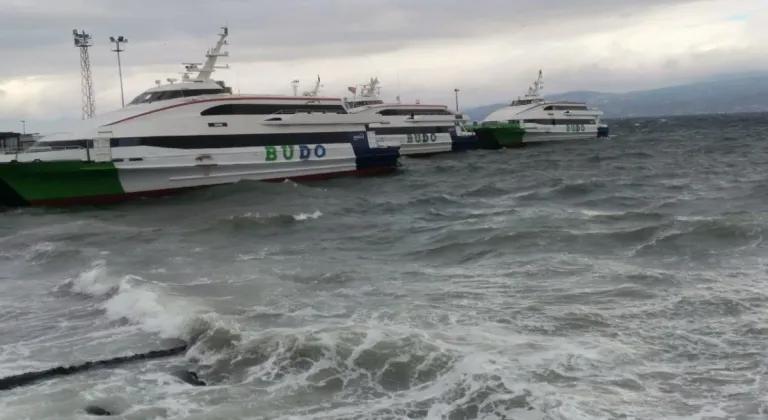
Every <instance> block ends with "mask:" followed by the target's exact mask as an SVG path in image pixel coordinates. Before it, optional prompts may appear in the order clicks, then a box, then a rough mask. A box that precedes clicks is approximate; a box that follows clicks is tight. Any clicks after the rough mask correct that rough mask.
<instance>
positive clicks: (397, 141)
mask: <svg viewBox="0 0 768 420" xmlns="http://www.w3.org/2000/svg"><path fill="white" fill-rule="evenodd" d="M348 89H349V91H350V92H352V94H353V95H354V96H353V97H352V99H349V98H344V103H345V106H346V107H347V109H348V110H349V112H350V113H352V114H356V115H361V116H362V115H368V116H371V117H378V116H381V117H383V119H384V121H383V122H380V123H371V124H369V127H370V130H372V131H374V132H375V136H376V139H377V141H378V142H380V143H381V144H390V145H399V146H400V154H401V155H403V156H408V155H411V156H414V155H429V154H434V153H443V152H450V151H452V150H453V149H454V145H453V143H454V137H455V136H456V128H457V123H458V122H461V121H464V119H465V116H463V115H460V114H459V115H457V114H455V113H454V112H451V111H450V110H449V109H448V107H447V106H445V105H423V104H420V103H419V101H416V102H415V103H413V104H403V103H401V102H400V97H399V96H398V97H397V102H396V103H385V102H384V101H383V100H381V99H380V98H379V94H380V91H381V87H380V86H379V79H378V78H377V77H372V78H371V79H370V81H369V82H368V83H366V84H363V85H359V86H352V87H349V88H348Z"/></svg>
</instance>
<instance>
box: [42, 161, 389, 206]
mask: <svg viewBox="0 0 768 420" xmlns="http://www.w3.org/2000/svg"><path fill="white" fill-rule="evenodd" d="M396 170H397V168H396V167H376V168H365V169H353V170H351V171H342V172H329V173H323V174H313V175H303V176H297V177H289V178H274V179H263V180H261V181H262V182H283V181H285V180H286V179H291V180H293V181H299V182H300V181H320V180H327V179H332V178H338V177H341V176H348V175H356V176H371V175H384V174H388V173H392V172H395V171H396ZM221 185H227V184H213V185H200V186H195V187H185V188H172V189H164V190H153V191H139V192H131V193H124V194H109V195H94V196H89V197H69V198H51V199H45V200H32V201H30V202H29V205H30V206H35V207H67V206H91V205H94V206H95V205H104V204H117V203H121V202H124V201H128V200H134V199H138V198H159V197H167V196H171V195H176V194H181V193H185V192H188V191H192V190H197V189H200V188H209V187H216V186H221Z"/></svg>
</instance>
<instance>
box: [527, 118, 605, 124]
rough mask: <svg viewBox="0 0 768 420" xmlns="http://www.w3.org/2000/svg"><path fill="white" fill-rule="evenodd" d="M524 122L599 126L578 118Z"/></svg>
mask: <svg viewBox="0 0 768 420" xmlns="http://www.w3.org/2000/svg"><path fill="white" fill-rule="evenodd" d="M523 122H525V123H531V124H542V125H568V124H584V125H589V124H597V123H596V122H595V120H593V119H578V118H568V119H558V118H543V119H541V118H540V119H531V120H523Z"/></svg>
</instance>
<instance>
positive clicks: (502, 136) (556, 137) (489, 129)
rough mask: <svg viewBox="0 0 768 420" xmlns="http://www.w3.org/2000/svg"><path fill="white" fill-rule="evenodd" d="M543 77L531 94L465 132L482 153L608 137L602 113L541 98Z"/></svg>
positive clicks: (498, 110) (579, 103)
mask: <svg viewBox="0 0 768 420" xmlns="http://www.w3.org/2000/svg"><path fill="white" fill-rule="evenodd" d="M541 89H542V73H541V70H539V77H538V78H537V79H536V81H535V82H533V85H532V86H531V87H530V88H529V89H528V93H527V94H526V95H525V96H524V97H522V98H520V97H518V98H517V99H516V100H514V101H512V102H511V103H510V104H509V105H508V106H505V107H503V108H500V109H497V110H496V111H494V112H492V113H491V114H490V115H488V116H487V117H486V118H485V119H484V120H483V121H482V122H481V123H480V124H476V125H470V126H466V127H465V129H466V130H468V131H473V132H474V133H475V134H476V135H477V139H478V142H479V146H480V148H482V149H500V148H502V147H519V146H522V145H523V144H525V143H537V142H548V141H566V140H586V139H594V138H598V137H608V126H607V125H606V124H603V123H601V122H600V117H601V116H602V115H603V113H602V112H601V111H599V110H595V109H589V108H587V105H586V104H585V103H583V102H568V101H556V100H547V99H544V98H542V97H541V96H540V91H541Z"/></svg>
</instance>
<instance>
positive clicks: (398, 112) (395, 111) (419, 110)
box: [377, 108, 453, 116]
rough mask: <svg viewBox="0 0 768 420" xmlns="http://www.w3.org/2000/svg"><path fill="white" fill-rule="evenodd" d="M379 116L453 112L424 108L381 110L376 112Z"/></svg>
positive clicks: (451, 113)
mask: <svg viewBox="0 0 768 420" xmlns="http://www.w3.org/2000/svg"><path fill="white" fill-rule="evenodd" d="M377 114H379V115H385V116H392V115H407V116H410V115H453V112H451V111H448V110H447V109H424V108H392V109H383V110H381V111H379V112H377Z"/></svg>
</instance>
